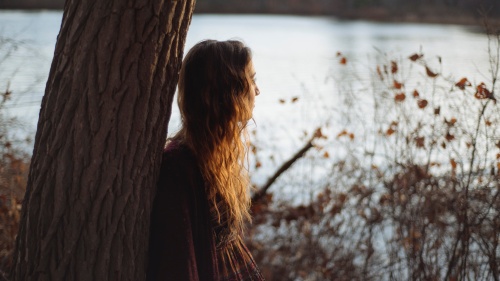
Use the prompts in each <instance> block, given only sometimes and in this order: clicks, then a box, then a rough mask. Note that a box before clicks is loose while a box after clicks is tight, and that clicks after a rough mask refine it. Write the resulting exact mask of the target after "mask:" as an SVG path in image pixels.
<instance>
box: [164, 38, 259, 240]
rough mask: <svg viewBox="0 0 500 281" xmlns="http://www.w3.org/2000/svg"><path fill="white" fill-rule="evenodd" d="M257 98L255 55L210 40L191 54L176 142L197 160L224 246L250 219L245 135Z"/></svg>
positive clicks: (182, 85) (181, 91) (183, 78)
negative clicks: (245, 162)
mask: <svg viewBox="0 0 500 281" xmlns="http://www.w3.org/2000/svg"><path fill="white" fill-rule="evenodd" d="M258 94H259V89H258V88H257V86H256V84H255V70H254V68H253V63H252V54H251V51H250V49H249V48H248V47H246V46H245V45H244V44H243V43H241V42H239V41H215V40H206V41H202V42H200V43H198V44H196V45H195V46H194V47H192V48H191V50H189V52H188V53H187V54H186V57H185V58H184V61H183V63H182V68H181V72H180V76H179V92H178V104H179V109H180V113H181V119H182V128H181V130H180V132H179V133H178V134H177V135H176V136H175V137H174V138H176V139H178V140H180V141H182V142H184V143H185V144H186V145H187V146H188V147H190V148H191V150H192V151H193V153H194V154H195V156H196V158H197V160H198V164H199V166H200V169H201V171H202V174H203V177H204V179H205V182H206V184H207V193H208V197H209V200H210V202H211V208H212V214H213V217H214V218H215V220H216V225H217V226H219V227H218V228H217V227H216V229H217V230H218V232H220V233H219V235H218V236H219V239H218V240H219V241H220V242H221V243H222V244H224V242H225V241H228V240H231V239H232V237H234V236H235V235H236V234H237V232H239V231H241V229H242V227H243V224H244V221H245V220H247V219H249V218H250V216H249V213H248V206H249V202H250V200H249V195H248V191H247V188H248V176H247V173H246V169H245V168H244V166H243V163H244V157H245V145H244V143H243V140H242V132H243V131H244V129H245V126H246V124H247V122H248V120H249V119H250V118H252V111H253V107H254V99H255V96H256V95H258ZM243 135H245V134H243Z"/></svg>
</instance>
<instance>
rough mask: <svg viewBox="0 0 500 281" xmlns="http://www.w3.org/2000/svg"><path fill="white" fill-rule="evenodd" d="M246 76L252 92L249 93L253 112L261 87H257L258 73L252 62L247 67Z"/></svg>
mask: <svg viewBox="0 0 500 281" xmlns="http://www.w3.org/2000/svg"><path fill="white" fill-rule="evenodd" d="M246 74H247V79H248V85H249V90H250V92H249V99H250V100H249V102H250V108H251V110H253V108H254V107H255V96H258V95H259V94H260V91H259V87H257V83H256V77H255V75H256V73H255V69H254V67H253V62H252V61H250V62H249V63H248V65H247V69H246Z"/></svg>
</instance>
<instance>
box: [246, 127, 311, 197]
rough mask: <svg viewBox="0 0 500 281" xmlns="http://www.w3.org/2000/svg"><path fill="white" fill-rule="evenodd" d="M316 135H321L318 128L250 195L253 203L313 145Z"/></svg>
mask: <svg viewBox="0 0 500 281" xmlns="http://www.w3.org/2000/svg"><path fill="white" fill-rule="evenodd" d="M317 137H321V132H319V129H318V130H317V131H316V133H315V134H314V135H313V136H312V137H311V138H310V139H309V141H308V142H307V143H306V144H305V145H304V146H303V147H302V148H301V149H300V150H299V151H297V153H295V154H294V155H293V156H292V158H290V159H289V160H288V161H286V162H285V163H283V165H281V167H280V168H279V169H278V170H277V171H276V172H275V173H274V175H273V176H272V177H270V178H269V179H268V180H267V182H266V184H265V185H264V186H263V187H261V188H260V189H259V191H257V192H255V194H254V195H253V197H252V203H255V202H257V201H259V200H260V199H262V197H264V196H265V195H266V193H267V190H268V189H269V188H270V187H271V185H273V183H274V182H275V181H276V180H277V179H278V177H279V176H281V175H282V174H283V173H284V172H285V171H286V170H288V169H289V168H290V167H291V166H292V165H293V163H295V162H296V161H297V160H298V159H300V158H301V157H302V156H303V155H304V154H305V153H306V152H307V151H308V150H309V149H311V147H313V143H312V142H313V140H314V139H315V138H317Z"/></svg>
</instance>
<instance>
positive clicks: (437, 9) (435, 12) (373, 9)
mask: <svg viewBox="0 0 500 281" xmlns="http://www.w3.org/2000/svg"><path fill="white" fill-rule="evenodd" d="M63 7H64V0H0V9H62V8H63ZM195 13H264V14H271V13H275V14H309V15H310V14H313V15H332V16H336V17H341V18H364V19H372V20H392V21H416V22H418V21H422V22H457V23H471V21H473V20H477V19H479V18H480V17H481V15H482V13H486V14H487V15H488V16H489V17H492V18H500V1H499V0H231V1H227V0H198V1H197V3H196V9H195Z"/></svg>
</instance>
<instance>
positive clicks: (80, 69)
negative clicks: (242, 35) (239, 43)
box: [11, 0, 195, 281]
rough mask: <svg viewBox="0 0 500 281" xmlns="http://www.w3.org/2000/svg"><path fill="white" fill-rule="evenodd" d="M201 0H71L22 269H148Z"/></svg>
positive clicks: (31, 195)
mask: <svg viewBox="0 0 500 281" xmlns="http://www.w3.org/2000/svg"><path fill="white" fill-rule="evenodd" d="M194 2H195V1H194V0H178V1H175V0H170V1H168V0H135V1H120V0H107V1H102V0H80V1H79V0H67V1H66V4H65V8H64V15H63V20H62V25H61V30H60V33H59V36H58V40H57V44H56V49H55V54H54V59H53V62H52V67H51V70H50V75H49V78H48V82H47V85H46V91H45V96H44V98H43V101H42V107H41V111H40V117H39V122H38V129H37V133H36V138H35V148H34V152H33V158H32V164H31V168H30V175H29V180H28V186H27V192H26V196H25V201H24V203H23V210H22V218H21V226H20V230H19V234H18V239H17V245H16V252H15V256H14V268H13V271H12V274H11V278H12V280H23V281H24V280H143V279H144V277H145V266H146V251H147V243H148V228H149V213H150V206H151V200H152V196H153V191H154V189H153V187H154V186H155V182H156V178H157V175H158V171H159V164H160V161H161V159H160V158H161V151H162V148H163V144H164V140H165V135H166V131H167V124H168V120H169V119H170V112H171V103H172V99H173V95H174V92H175V86H176V83H177V78H178V70H179V67H180V63H181V60H182V53H183V48H184V43H185V38H186V33H187V29H188V27H189V24H190V21H191V15H192V12H193V8H194Z"/></svg>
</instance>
